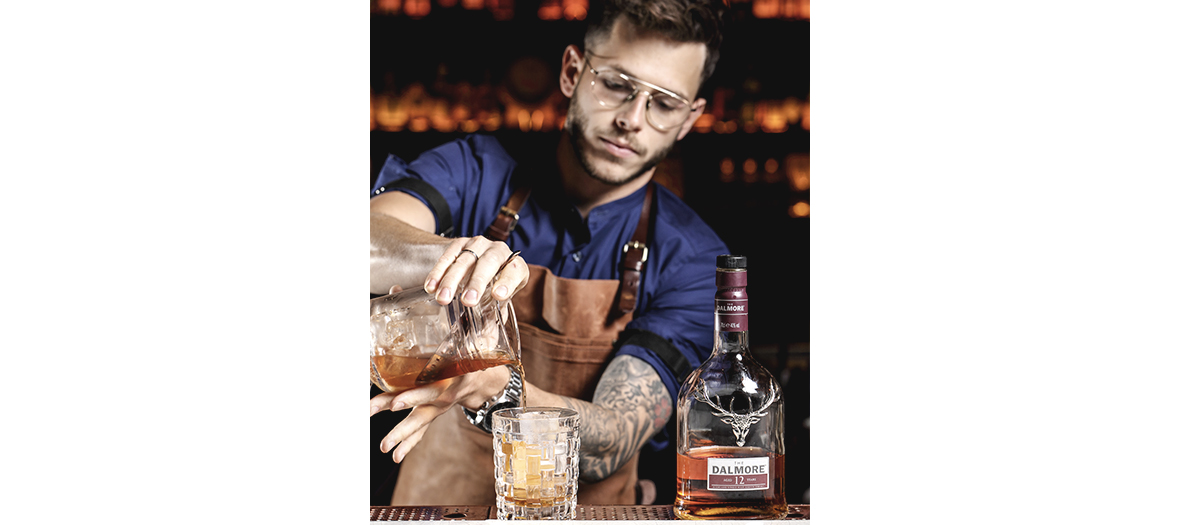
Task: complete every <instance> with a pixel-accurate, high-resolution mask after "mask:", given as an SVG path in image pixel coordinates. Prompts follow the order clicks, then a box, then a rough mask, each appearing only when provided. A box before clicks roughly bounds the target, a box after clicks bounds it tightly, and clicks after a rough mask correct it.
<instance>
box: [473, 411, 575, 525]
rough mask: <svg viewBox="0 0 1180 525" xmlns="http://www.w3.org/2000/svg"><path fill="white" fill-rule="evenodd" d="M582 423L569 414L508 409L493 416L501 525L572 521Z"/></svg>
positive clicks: (572, 414)
mask: <svg viewBox="0 0 1180 525" xmlns="http://www.w3.org/2000/svg"><path fill="white" fill-rule="evenodd" d="M580 423H581V420H580V419H579V417H578V413H577V412H575V411H573V410H570V409H568V408H551V407H529V408H505V409H502V410H497V411H496V412H495V413H493V414H492V448H493V450H494V451H495V462H496V518H497V519H501V520H512V519H536V520H570V519H574V517H575V514H574V508H575V507H576V506H577V504H578V450H579V447H580V443H581V438H580V436H579V433H578V430H579V425H580Z"/></svg>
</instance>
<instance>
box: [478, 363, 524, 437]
mask: <svg viewBox="0 0 1180 525" xmlns="http://www.w3.org/2000/svg"><path fill="white" fill-rule="evenodd" d="M523 391H524V382H523V381H522V380H521V379H520V372H517V371H516V369H515V368H512V367H508V384H507V385H505V386H504V391H502V392H500V394H499V395H497V396H496V397H495V398H492V399H490V400H488V401H486V402H484V404H483V406H481V407H479V410H471V409H469V408H467V407H463V413H464V414H466V415H467V420H468V421H470V422H471V424H472V425H475V426H476V428H479V429H480V430H483V431H484V432H487V433H488V434H491V433H492V412H495V411H497V410H500V409H501V408H516V407H519V406H520V395H521V392H523Z"/></svg>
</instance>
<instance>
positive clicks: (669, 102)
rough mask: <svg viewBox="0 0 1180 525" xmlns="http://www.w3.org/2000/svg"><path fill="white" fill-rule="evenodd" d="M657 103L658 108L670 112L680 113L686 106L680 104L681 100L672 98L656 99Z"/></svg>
mask: <svg viewBox="0 0 1180 525" xmlns="http://www.w3.org/2000/svg"><path fill="white" fill-rule="evenodd" d="M655 102H656V107H658V108H660V109H661V110H664V111H668V112H673V111H678V110H679V109H680V108H681V107H682V106H684V104H682V103H680V101H679V100H676V99H674V98H672V97H656V100H655Z"/></svg>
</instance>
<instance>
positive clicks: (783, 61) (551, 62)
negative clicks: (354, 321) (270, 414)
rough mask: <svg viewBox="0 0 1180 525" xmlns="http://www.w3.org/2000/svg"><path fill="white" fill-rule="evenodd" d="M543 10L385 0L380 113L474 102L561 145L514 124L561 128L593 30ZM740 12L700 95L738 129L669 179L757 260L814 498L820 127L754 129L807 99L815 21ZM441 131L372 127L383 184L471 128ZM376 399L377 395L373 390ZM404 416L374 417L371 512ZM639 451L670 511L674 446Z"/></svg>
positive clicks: (765, 355)
mask: <svg viewBox="0 0 1180 525" xmlns="http://www.w3.org/2000/svg"><path fill="white" fill-rule="evenodd" d="M399 3H400V2H399ZM539 5H540V2H539V0H532V1H527V0H526V1H517V2H516V3H515V10H514V14H513V16H512V18H511V19H508V20H496V19H495V18H494V17H493V15H492V13H491V11H489V10H488V9H465V8H464V7H463V6H462V4H461V3H458V4H456V5H455V6H454V7H443V6H441V5H439V4H437V3H435V4H433V5H431V11H430V13H429V14H427V15H426V16H424V17H421V18H413V17H410V16H408V15H407V14H406V12H405V10H404V6H403V9H402V10H400V11H397V10H391V9H390V6H391V3H389V2H376V1H374V2H372V14H371V28H370V43H371V50H370V57H371V86H370V87H371V90H372V93H373V94H374V102H373V104H374V108H377V109H380V108H379V106H380V105H382V104H386V105H388V106H386V107H389V106H392V105H394V104H396V103H397V102H398V101H400V102H402V103H403V105H404V104H405V102H406V100H407V99H408V98H410V97H411V96H414V97H417V100H418V101H419V103H418V106H419V108H418V109H419V111H420V113H421V112H422V111H423V110H425V111H429V109H427V108H424V107H423V105H422V104H421V100H422V97H423V96H424V97H425V100H426V101H427V106H429V107H434V106H437V105H438V103H439V101H443V102H445V103H446V104H447V107H448V108H449V109H453V108H454V107H455V106H456V105H457V104H461V103H464V102H469V105H470V106H472V108H473V111H474V109H475V108H476V107H479V108H482V109H486V110H488V111H491V112H498V113H501V114H503V121H504V124H502V125H501V126H499V127H498V129H495V130H494V131H488V130H487V129H486V127H485V128H481V129H480V130H479V131H480V132H487V133H492V134H495V135H497V136H500V137H501V138H502V139H503V140H505V141H506V142H513V143H516V144H521V145H525V146H528V145H529V144H530V143H532V142H536V143H538V144H545V143H546V142H549V143H551V142H552V136H553V134H556V133H560V131H559V130H557V129H543V130H542V131H521V130H519V129H517V128H516V127H515V126H514V123H513V122H509V121H510V120H511V115H509V113H510V111H511V110H512V108H519V107H523V108H526V109H529V110H535V109H544V108H550V109H553V108H556V110H557V111H558V114H557V118H556V119H551V122H550V123H552V121H554V120H560V119H561V118H563V117H564V107H565V106H564V104H561V102H560V100H561V97H560V93H558V92H557V83H556V78H557V70H558V67H559V66H560V58H561V53H562V51H563V50H564V49H565V46H566V45H568V44H570V43H576V44H579V45H580V44H581V35H582V34H583V32H584V24H583V23H582V22H580V21H577V20H574V21H566V20H540V19H538V17H537V9H538V7H539ZM784 5H785V4H784ZM732 7H733V12H732V14H733V18H732V20H731V23H730V25H729V27H728V28H727V30H726V36H725V42H724V44H723V47H722V55H721V61H720V62H719V63H718V66H717V69H716V71H715V72H714V75H713V77H712V78H710V79H709V81H708V82H707V83H706V84H705V85H704V86H702V89H701V90H700V95H699V96H701V97H704V98H705V99H706V100H707V101H708V102H709V105H708V106H707V107H706V110H705V111H706V113H710V114H713V116H714V117H715V121H718V122H730V123H735V124H736V125H737V126H736V128H737V129H736V131H729V132H723V133H718V132H715V131H712V130H694V131H693V132H690V133H689V134H688V136H686V137H685V138H684V139H683V140H681V141H680V142H679V143H678V145H677V147H676V148H674V150H673V152H672V153H671V154H670V155H669V157H668V159H667V160H666V161H665V162H664V163H663V164H662V165H661V166H660V167H659V168H658V169H657V180H659V181H660V182H661V183H663V184H664V185H665V186H668V187H669V188H671V189H673V191H675V192H676V193H678V194H679V195H680V196H681V197H682V198H683V199H684V200H685V202H687V203H688V204H689V205H690V206H692V208H693V209H694V210H696V211H697V213H698V214H700V216H701V217H702V218H703V219H704V220H705V221H706V222H707V223H708V224H709V225H710V226H711V227H712V228H713V229H714V231H716V232H717V233H718V235H720V237H721V238H722V240H724V241H725V243H726V244H727V245H728V246H729V248H730V251H731V253H736V254H743V255H746V256H747V257H749V261H750V269H749V273H750V275H749V293H750V296H751V313H750V326H751V333H750V339H751V344H752V346H753V350H754V352H755V354H756V357H757V359H758V360H759V362H761V363H762V364H763V365H765V366H766V367H767V368H769V369H771V370H772V371H773V372H775V373H776V375H778V377H779V378H780V380H781V382H782V386H783V393H784V400H785V404H784V406H785V411H786V414H785V415H786V424H787V429H786V440H787V454H788V457H787V466H788V482H787V499H788V501H789V502H791V503H804V502H807V501H806V498H807V497H808V496H807V494H806V491H807V489H808V487H809V486H810V483H809V468H810V461H809V432H808V429H807V422H808V417H809V414H810V410H809V408H808V407H809V394H808V392H809V373H808V363H809V358H808V352H809V345H808V343H809V340H810V332H809V282H808V275H809V255H810V254H809V248H808V247H809V221H810V219H809V215H808V214H806V213H805V214H798V213H796V214H791V213H789V212H788V210H789V209H791V207H792V206H795V205H797V204H798V203H801V202H802V203H809V191H808V189H807V188H809V186H810V183H809V181H810V173H809V171H810V168H809V166H808V164H809V162H808V161H807V154H808V152H809V150H810V132H809V130H808V129H806V127H805V126H804V125H801V122H800V121H799V119H798V118H797V117H796V119H795V121H793V122H792V121H791V119H790V118H788V123H787V126H786V129H785V130H782V131H780V132H766V131H763V129H762V128H760V127H759V126H756V125H755V124H756V121H757V119H758V117H757V116H756V112H757V110H756V109H755V108H756V107H757V104H759V103H761V102H767V101H769V102H771V103H774V102H781V101H784V100H788V99H790V100H795V101H802V102H806V101H808V99H809V95H810V86H809V71H808V69H809V29H810V22H809V20H808V19H806V18H799V17H797V16H796V17H792V18H784V17H780V18H773V19H763V18H756V17H755V16H753V14H752V13H753V12H754V11H753V4H751V3H749V2H741V1H738V0H735V2H734V3H733V4H732ZM524 58H530V59H533V60H534V62H532V63H531V66H530V67H529V68H528V71H529V72H530V73H532V74H533V76H532V77H531V78H532V79H534V80H535V79H540V80H539V81H536V82H533V83H531V84H529V83H522V82H520V81H518V80H514V79H513V78H511V77H510V75H509V74H508V72H509V71H510V70H511V68H512V67H513V66H514V65H516V66H517V67H520V64H519V63H518V61H520V60H521V59H524ZM546 68H548V69H547V70H546ZM547 79H549V80H547ZM464 90H466V91H464ZM471 92H476V93H483V94H484V95H485V96H484V98H483V101H482V102H478V101H477V102H470V100H471V99H470V98H469V97H468V96H467V95H464V93H471ZM411 93H417V94H416V95H411ZM423 93H424V94H425V95H423ZM377 109H375V112H376V111H377ZM419 120H420V121H421V122H425V119H419ZM732 125H733V124H731V126H732ZM437 127H440V126H434V125H431V126H427V127H426V129H425V130H423V131H410V129H409V128H410V126H409V125H408V124H407V125H406V126H403V127H401V129H398V130H396V131H394V129H397V127H396V126H390V125H388V122H387V121H385V120H383V119H375V120H374V122H373V125H372V126H371V129H372V131H371V132H370V154H371V161H372V164H371V167H372V170H371V173H370V187H371V185H372V182H373V181H375V180H376V174H377V173H378V171H379V170H380V168H381V165H382V164H383V163H384V161H385V158H386V157H387V156H388V155H389V154H395V155H398V156H399V157H402V158H403V159H406V160H407V161H409V160H412V159H414V158H416V157H417V156H418V155H419V154H420V153H422V152H423V151H426V150H427V149H430V148H433V147H435V146H438V145H440V144H442V143H444V142H447V141H449V140H453V139H456V138H460V137H462V136H463V135H465V134H466V133H465V132H464V131H462V130H460V129H455V130H453V131H450V130H445V131H440V130H438V129H436V128H437ZM442 127H444V129H445V126H442ZM808 127H809V126H808ZM732 129H733V128H732V127H731V130H732ZM774 131H778V130H774ZM547 148H551V146H547ZM788 158H791V159H794V162H796V163H797V162H798V161H799V160H800V159H802V161H803V162H804V164H803V166H804V167H803V169H805V170H806V174H807V177H808V178H807V181H808V182H807V183H806V184H805V185H803V186H802V187H799V186H798V185H796V184H792V183H790V179H791V177H790V176H788V174H787V173H786V171H787V166H786V165H787V164H788V161H787V159H788ZM726 159H729V160H731V161H732V164H733V165H734V169H733V170H732V173H731V174H726V173H724V171H725V170H724V169H723V168H722V166H723V162H724V161H725V160H726ZM747 159H753V161H754V162H755V163H756V164H757V165H758V168H757V169H755V170H752V171H753V172H752V173H747V172H744V171H743V169H742V166H743V163H744V162H745V161H746V160H747ZM770 159H774V161H775V163H777V164H778V166H777V169H776V170H774V171H770V170H768V169H767V168H768V167H774V166H767V165H766V164H767V163H766V161H767V160H770ZM799 215H801V216H799ZM376 393H377V391H376V390H375V388H374V389H371V394H370V395H375V394H376ZM399 417H400V415H395V414H390V413H388V412H383V413H381V414H378V415H376V416H374V417H373V418H372V425H371V427H372V435H371V439H370V444H371V448H372V451H373V455H372V461H371V464H370V476H371V486H372V489H373V492H372V495H371V502H370V504H372V505H388V504H389V497H390V494H391V493H392V488H393V478H394V477H395V473H396V466H395V465H394V464H393V462H392V460H390V458H389V455H388V454H381V452H380V451H379V450H377V444H378V443H379V441H380V439H381V438H382V437H383V436H384V435H385V433H386V432H388V430H389V429H390V428H392V425H393V424H395V422H396V421H397V419H398V418H399ZM640 457H641V465H640V466H641V471H640V477H641V478H646V479H652V480H653V481H654V482H655V483H656V486H657V492H656V502H655V503H657V504H670V503H671V502H672V497H673V496H674V490H675V489H674V485H673V484H672V482H673V478H674V476H675V451H674V445H673V446H669V447H668V449H666V450H664V451H661V452H655V451H651V450H648V449H645V450H644V452H643V453H641V456H640Z"/></svg>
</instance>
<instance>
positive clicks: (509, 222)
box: [483, 186, 533, 242]
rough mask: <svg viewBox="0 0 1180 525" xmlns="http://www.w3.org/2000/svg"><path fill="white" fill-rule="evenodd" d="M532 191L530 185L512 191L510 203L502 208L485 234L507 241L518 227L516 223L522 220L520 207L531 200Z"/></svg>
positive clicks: (488, 236) (493, 238) (492, 238)
mask: <svg viewBox="0 0 1180 525" xmlns="http://www.w3.org/2000/svg"><path fill="white" fill-rule="evenodd" d="M532 191H533V190H532V188H529V187H528V186H521V187H519V188H516V191H514V192H512V197H509V199H508V204H505V205H504V206H503V207H501V208H500V213H499V214H498V215H496V220H494V221H492V224H491V225H489V226H488V230H487V231H486V232H484V234H483V236H484V237H487V238H489V239H491V240H493V241H500V242H505V241H507V240H508V234H510V233H512V230H515V229H516V223H517V222H518V221H520V209H521V208H522V207H524V202H525V201H527V200H529V194H531V193H532Z"/></svg>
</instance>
